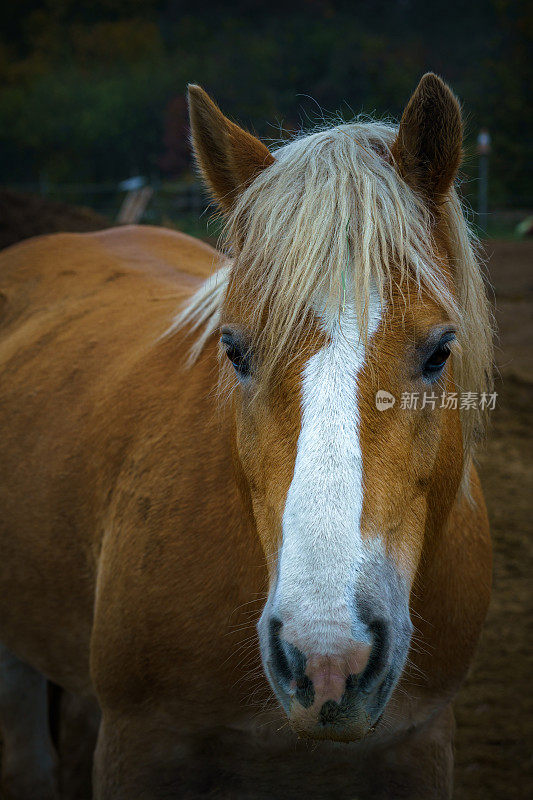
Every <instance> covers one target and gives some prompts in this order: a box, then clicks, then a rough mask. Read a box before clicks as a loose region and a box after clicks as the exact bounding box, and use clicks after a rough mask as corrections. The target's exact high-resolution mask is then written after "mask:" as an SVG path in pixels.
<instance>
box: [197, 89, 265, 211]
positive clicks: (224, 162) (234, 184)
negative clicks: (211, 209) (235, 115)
mask: <svg viewBox="0 0 533 800" xmlns="http://www.w3.org/2000/svg"><path fill="white" fill-rule="evenodd" d="M189 114H190V120H191V131H192V143H193V148H194V154H195V156H196V160H197V162H198V166H199V167H200V171H201V173H202V176H203V178H204V180H205V182H206V184H207V187H208V188H209V190H210V191H211V193H212V195H213V197H214V199H215V200H216V201H217V203H218V204H219V205H220V207H221V208H222V210H223V211H230V209H231V208H232V206H233V204H234V203H235V201H236V199H237V197H238V195H239V193H240V192H241V191H242V190H243V189H244V188H246V187H247V186H249V185H250V183H251V182H252V181H253V179H254V178H255V177H257V175H258V174H259V173H260V172H261V170H263V169H265V167H268V165H269V164H271V163H272V162H273V161H274V157H273V156H272V155H271V153H270V151H269V150H268V148H267V147H265V145H264V144H263V143H262V142H260V141H259V139H256V137H255V136H252V134H251V133H247V131H244V130H243V129H242V128H239V126H238V125H235V123H234V122H231V120H229V119H227V117H225V116H224V114H223V113H222V112H221V110H220V109H219V107H218V106H217V105H216V104H215V103H214V102H213V101H212V100H211V98H210V97H209V95H208V94H207V93H206V92H204V90H203V89H202V88H201V87H200V86H195V85H190V86H189Z"/></svg>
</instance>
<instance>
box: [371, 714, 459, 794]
mask: <svg viewBox="0 0 533 800" xmlns="http://www.w3.org/2000/svg"><path fill="white" fill-rule="evenodd" d="M454 730H455V721H454V716H453V710H452V707H451V705H449V706H447V707H446V708H444V710H443V711H441V712H440V713H439V714H438V715H436V716H435V717H434V718H432V719H431V720H429V721H428V722H427V723H426V724H425V725H422V726H420V728H415V729H414V730H412V731H411V732H410V733H408V734H407V735H406V736H405V737H404V738H403V739H402V740H401V741H400V742H396V743H395V744H394V745H393V746H391V747H390V748H387V749H386V750H380V751H379V752H378V753H377V754H376V761H375V762H374V761H372V762H370V763H369V764H368V767H369V770H368V771H369V772H370V773H371V775H372V777H371V779H370V781H369V785H370V786H371V788H370V790H369V792H368V795H366V794H365V795H364V797H365V800H366V798H367V796H368V800H450V798H451V797H452V791H453V734H454Z"/></svg>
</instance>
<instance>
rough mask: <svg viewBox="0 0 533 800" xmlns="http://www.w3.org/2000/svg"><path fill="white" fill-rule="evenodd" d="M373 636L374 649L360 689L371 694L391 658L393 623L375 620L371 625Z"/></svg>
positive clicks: (361, 679)
mask: <svg viewBox="0 0 533 800" xmlns="http://www.w3.org/2000/svg"><path fill="white" fill-rule="evenodd" d="M368 627H369V629H370V633H371V634H372V649H371V651H370V658H369V659H368V663H367V665H366V669H365V671H364V672H363V674H362V675H361V677H360V679H359V684H358V688H359V689H360V690H361V691H363V692H370V691H372V689H374V688H375V685H376V683H377V682H378V680H379V678H380V676H381V675H382V674H383V672H384V671H385V668H386V667H387V666H388V664H389V662H390V658H391V640H392V637H391V623H390V622H389V621H388V620H386V619H383V618H376V619H373V620H372V622H371V623H370V624H369V626H368Z"/></svg>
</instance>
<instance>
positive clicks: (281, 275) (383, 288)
mask: <svg viewBox="0 0 533 800" xmlns="http://www.w3.org/2000/svg"><path fill="white" fill-rule="evenodd" d="M189 107H190V120H191V132H192V143H193V148H194V152H195V155H196V160H197V164H198V167H199V170H200V172H201V175H202V176H203V179H204V180H205V183H206V185H207V187H208V189H209V191H210V192H211V194H212V197H213V198H214V200H215V201H216V202H217V204H218V206H219V209H220V212H221V214H222V216H223V218H224V220H225V231H226V240H225V241H226V244H225V245H224V248H222V249H221V251H220V252H218V251H216V250H215V249H213V248H211V247H210V246H209V245H207V244H205V243H202V242H200V241H198V240H195V239H193V238H191V237H189V236H186V235H184V234H181V233H177V232H172V231H170V230H164V229H161V228H155V227H149V226H146V227H144V226H133V227H121V228H115V229H110V230H107V231H102V232H97V233H90V234H54V235H50V236H41V237H38V238H35V239H33V240H29V241H26V242H22V243H19V244H17V245H15V246H13V247H11V248H9V249H7V250H5V251H4V252H2V253H1V254H0V275H1V284H0V286H1V290H2V294H1V295H0V296H1V297H2V301H3V302H2V310H1V321H0V340H1V342H0V362H1V365H2V367H1V374H2V380H1V387H0V398H1V402H0V414H1V419H2V423H1V424H2V447H1V450H0V463H1V487H0V499H1V503H0V507H1V509H2V514H1V519H0V542H1V553H2V558H1V560H0V598H1V600H0V640H1V642H2V645H1V667H0V726H1V731H2V738H3V753H2V761H3V781H4V791H5V793H6V796H7V797H9V798H10V800H12V799H13V798H16V800H29V798H31V800H51V798H57V797H58V791H59V790H58V784H57V774H56V773H57V763H56V762H57V753H56V752H55V751H54V745H53V743H52V741H51V738H50V731H49V726H48V719H47V700H46V685H47V683H46V682H47V680H50V681H53V682H54V683H55V684H57V685H59V686H60V687H63V688H64V689H65V690H66V691H68V692H70V693H73V694H74V695H75V696H77V697H78V698H79V699H80V702H83V700H84V698H87V699H88V700H92V701H94V700H96V701H97V703H98V708H99V711H100V714H101V719H100V722H99V728H98V739H97V744H96V747H95V751H94V771H93V791H94V795H93V796H94V797H95V798H97V799H98V800H111V798H112V799H113V800H126V799H127V800H132V798H136V799H138V800H154V799H155V798H171V797H172V798H201V797H211V798H219V799H222V798H243V799H244V798H250V799H253V800H263V799H264V800H266V798H268V799H269V800H272V798H279V800H291V798H300V797H302V796H305V797H308V798H321V800H322V798H354V797H357V798H372V799H374V798H388V799H389V800H390V798H409V800H415V799H418V800H443V799H444V798H450V797H451V792H452V773H453V754H452V746H453V745H452V742H453V732H454V717H453V709H452V702H453V699H454V696H455V694H456V692H457V691H458V689H459V687H460V685H461V683H462V681H463V680H464V678H465V675H466V673H467V670H468V667H469V664H470V662H471V660H472V657H473V653H474V650H475V647H476V642H477V640H478V637H479V635H480V630H481V627H482V624H483V620H484V617H485V614H486V610H487V605H488V602H489V595H490V583H491V547H490V537H489V527H488V522H487V515H486V510H485V506H484V500H483V495H482V490H481V487H480V482H479V479H478V476H477V473H476V470H475V467H474V465H473V458H474V454H475V450H476V447H477V444H478V442H479V440H480V437H481V435H482V433H483V430H484V426H485V423H486V416H487V413H486V412H487V403H483V402H478V403H474V402H472V400H473V398H474V399H475V398H476V397H479V398H481V399H483V398H485V399H486V397H487V396H489V395H490V391H491V373H492V350H491V348H492V322H491V314H490V306H489V304H488V300H487V296H486V291H485V288H484V281H483V276H482V270H481V266H480V262H479V259H478V257H477V256H476V245H475V240H474V238H473V236H472V235H471V233H470V230H469V227H468V224H467V221H466V219H465V215H464V213H463V211H462V207H461V203H460V200H459V197H458V194H457V191H456V188H455V181H456V176H457V172H458V168H459V165H460V161H461V157H462V119H461V110H460V106H459V102H458V100H457V99H456V97H455V95H454V94H453V92H452V91H451V89H450V88H449V87H448V86H447V84H445V83H444V82H443V81H442V80H441V79H440V78H439V77H438V76H436V75H434V74H432V73H428V74H426V75H425V76H423V77H422V79H421V81H420V83H419V84H418V86H417V88H416V89H415V91H414V93H413V95H412V96H411V98H410V100H409V102H408V104H407V105H406V107H405V109H404V112H403V115H402V117H401V121H400V123H399V125H393V124H390V123H384V122H380V121H376V120H374V121H368V120H364V119H360V118H357V119H356V120H355V121H353V122H348V123H347V122H342V121H340V120H336V121H335V122H334V123H333V124H328V125H325V126H323V127H321V128H318V129H316V130H314V131H311V132H308V133H305V134H304V133H302V134H299V135H296V136H295V137H294V138H293V139H291V140H290V141H288V142H286V143H285V144H283V145H281V146H279V148H278V149H275V150H274V151H273V152H271V151H270V150H269V149H268V148H267V147H266V145H265V144H263V143H262V142H261V141H260V140H259V139H258V138H256V137H255V136H254V135H252V134H251V133H248V132H247V131H245V130H243V129H242V128H240V127H239V126H238V125H237V124H236V123H234V122H232V121H231V120H229V119H228V118H227V117H225V116H224V115H223V113H222V112H221V111H220V109H219V108H218V106H217V105H216V104H215V103H214V101H213V100H212V99H211V98H210V97H209V96H208V95H207V94H206V93H205V92H204V90H203V89H201V88H200V87H198V86H195V85H191V86H190V87H189ZM463 396H464V397H465V398H466V401H465V402H463V399H464V397H463ZM458 400H459V402H458Z"/></svg>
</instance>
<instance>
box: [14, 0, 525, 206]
mask: <svg viewBox="0 0 533 800" xmlns="http://www.w3.org/2000/svg"><path fill="white" fill-rule="evenodd" d="M528 9H529V11H528ZM2 17H3V20H2V32H1V37H0V78H1V82H0V86H1V87H2V88H1V92H0V175H1V179H2V182H3V183H4V184H11V185H14V184H17V185H20V186H24V185H27V186H28V187H29V188H31V187H32V186H33V185H35V186H37V187H38V188H40V189H41V190H43V191H47V190H49V189H50V187H51V188H52V189H53V187H54V186H56V191H57V186H60V185H62V184H69V185H70V184H72V183H75V182H80V183H84V184H90V183H102V182H116V181H121V180H124V179H125V178H128V177H130V176H131V175H136V174H142V175H145V176H147V178H148V179H149V180H151V181H156V180H163V181H165V180H169V179H176V178H183V177H184V176H186V175H187V173H188V171H190V156H189V150H188V143H187V114H186V102H185V91H186V85H187V83H189V82H197V83H200V84H202V85H203V86H204V88H206V89H207V90H208V91H209V92H211V93H212V94H213V96H214V97H215V98H216V99H217V101H218V102H219V104H220V105H221V106H222V108H223V110H224V111H225V112H226V113H228V114H229V115H230V116H232V117H234V118H236V119H238V120H239V122H241V124H244V125H247V126H249V127H251V128H253V129H254V130H255V131H256V132H257V133H258V134H259V135H261V136H262V137H264V138H265V139H272V140H279V139H280V138H282V137H283V136H284V135H285V134H284V132H283V131H289V132H290V131H293V130H295V129H299V128H300V127H301V126H302V125H303V126H304V127H309V126H312V125H313V124H316V123H317V122H319V121H320V120H321V119H322V111H321V109H323V110H324V112H325V113H326V114H328V113H331V112H340V113H341V114H342V115H343V116H344V117H346V118H349V117H351V116H353V114H354V113H359V112H365V113H368V114H372V115H376V114H377V115H378V116H387V117H390V116H392V117H393V118H397V117H398V116H399V115H400V114H401V111H402V108H403V106H404V105H405V102H406V101H407V99H408V97H409V94H410V93H411V91H412V90H413V89H414V87H415V85H416V84H417V82H418V80H419V78H420V76H421V75H422V74H423V73H424V72H425V71H427V70H433V71H435V72H437V73H439V74H441V75H442V76H443V77H444V78H445V79H446V80H447V81H448V82H449V83H450V84H451V86H452V87H453V88H454V90H455V92H456V93H457V94H458V96H459V97H460V98H461V100H462V102H463V103H464V106H465V109H466V123H467V136H466V155H467V158H466V161H465V165H464V169H463V174H464V183H463V192H464V193H465V195H466V196H467V197H468V199H469V200H470V201H471V203H472V205H474V206H475V196H476V175H477V167H476V158H475V140H476V136H477V133H478V131H479V129H480V128H481V127H486V128H488V129H489V130H490V133H491V136H492V141H493V150H492V156H491V164H490V206H491V208H493V209H495V208H497V209H501V208H507V209H513V208H527V207H530V208H531V207H533V189H532V180H531V178H532V174H531V161H532V141H533V133H532V128H533V119H532V113H531V105H530V102H529V98H530V97H531V87H532V69H531V58H530V51H529V48H530V45H531V34H532V18H531V3H528V2H527V0H431V1H430V0H352V2H346V1H343V0H292V1H291V2H287V1H286V0H285V2H279V0H270V2H268V3H266V2H264V3H256V2H245V0H232V1H231V2H213V0H202V2H198V0H196V2H193V1H192V0H44V2H42V1H41V2H36V0H17V2H12V3H9V4H7V5H6V6H5V7H4V10H3V14H2ZM76 199H79V198H76Z"/></svg>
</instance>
